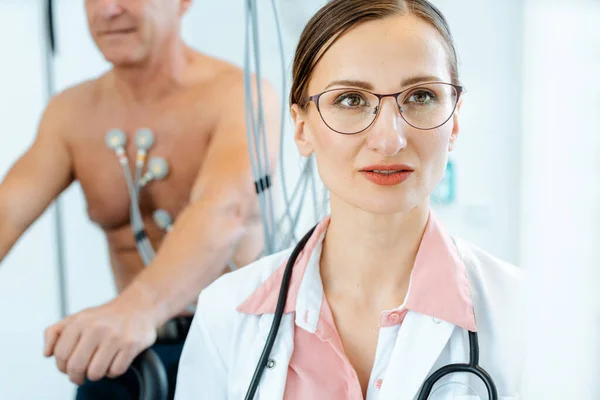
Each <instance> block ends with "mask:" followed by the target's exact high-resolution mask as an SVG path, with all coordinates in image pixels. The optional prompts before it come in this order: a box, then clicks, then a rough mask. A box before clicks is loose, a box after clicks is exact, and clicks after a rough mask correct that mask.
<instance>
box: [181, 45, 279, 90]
mask: <svg viewBox="0 0 600 400" xmlns="http://www.w3.org/2000/svg"><path fill="white" fill-rule="evenodd" d="M194 59H195V61H194V64H193V65H194V68H195V70H196V71H197V72H198V77H199V79H198V81H199V82H202V83H208V86H209V87H210V92H211V93H212V95H213V96H216V97H227V96H228V95H231V94H239V93H243V92H244V90H245V85H246V82H247V79H246V75H245V72H244V68H243V67H241V66H238V65H236V64H234V63H232V62H229V61H227V60H224V59H221V58H217V57H214V56H210V55H207V54H203V53H200V52H198V51H195V50H194ZM250 80H251V82H252V84H253V85H256V74H254V73H251V74H250ZM206 86H207V85H204V84H203V85H198V87H202V90H206ZM261 86H262V88H263V90H264V91H266V92H267V94H269V92H271V91H272V90H273V85H272V83H271V82H270V81H269V80H268V79H265V78H263V79H262V80H261ZM254 90H256V88H254Z"/></svg>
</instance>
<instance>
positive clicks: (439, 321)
mask: <svg viewBox="0 0 600 400" xmlns="http://www.w3.org/2000/svg"><path fill="white" fill-rule="evenodd" d="M441 322H442V320H441V319H439V318H436V317H433V323H434V324H440V323H441Z"/></svg>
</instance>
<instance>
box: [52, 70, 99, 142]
mask: <svg viewBox="0 0 600 400" xmlns="http://www.w3.org/2000/svg"><path fill="white" fill-rule="evenodd" d="M101 79H102V77H99V78H95V79H90V80H86V81H83V82H80V83H77V84H74V85H71V86H67V87H66V88H64V89H62V90H61V91H59V92H57V93H56V94H54V95H53V96H52V97H51V98H50V100H49V101H48V104H47V105H46V107H45V109H44V112H43V115H42V119H41V121H40V129H41V130H42V131H44V132H55V133H56V134H60V136H62V137H64V138H66V137H67V136H68V135H67V132H68V131H69V127H70V126H71V125H72V122H73V119H74V118H75V117H77V118H80V117H81V114H82V111H83V110H85V108H86V106H87V107H89V106H90V105H92V104H93V102H94V100H95V99H96V98H97V97H98V92H99V91H98V88H99V86H100V85H99V82H100V80H101Z"/></svg>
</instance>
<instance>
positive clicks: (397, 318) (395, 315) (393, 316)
mask: <svg viewBox="0 0 600 400" xmlns="http://www.w3.org/2000/svg"><path fill="white" fill-rule="evenodd" d="M398 321H400V316H399V315H398V313H397V312H393V313H391V314H390V322H392V323H398Z"/></svg>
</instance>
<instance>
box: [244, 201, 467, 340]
mask: <svg viewBox="0 0 600 400" xmlns="http://www.w3.org/2000/svg"><path fill="white" fill-rule="evenodd" d="M329 221H330V217H326V218H324V219H323V220H322V221H321V222H320V223H319V224H318V225H317V227H316V229H315V231H314V233H313V234H312V236H311V238H310V239H309V241H308V242H307V244H306V246H305V248H304V250H303V251H302V252H301V253H300V255H299V256H298V259H297V260H296V263H295V265H294V269H293V272H292V279H291V282H290V288H289V291H288V298H287V301H286V306H285V309H284V313H290V312H295V311H297V310H296V304H297V301H296V300H297V299H298V298H299V292H300V295H301V296H303V298H305V297H308V298H310V297H311V296H312V297H313V298H317V299H319V301H318V308H319V309H320V304H321V299H322V292H323V286H322V283H321V281H320V275H319V274H318V273H317V274H305V271H306V270H307V266H309V265H310V264H315V265H312V267H313V268H316V269H317V271H318V263H319V260H320V254H321V251H320V250H321V245H322V242H323V239H324V237H325V233H326V231H327V227H328V226H329ZM315 250H317V252H316V253H315ZM313 253H315V254H314V256H315V257H313ZM317 255H318V259H317V257H316V256H317ZM285 266H286V263H283V264H282V265H281V266H280V267H279V268H278V269H277V270H275V272H274V273H273V274H272V275H271V276H270V277H269V278H268V279H267V280H266V281H265V282H263V283H262V284H261V285H260V286H259V287H258V288H257V289H256V291H254V292H253V293H252V294H251V295H250V297H248V299H246V300H245V301H244V302H243V303H242V304H240V305H239V306H238V308H237V310H238V311H239V312H242V313H245V314H252V315H261V314H273V313H274V312H275V308H276V305H277V298H278V295H279V287H280V285H281V279H282V277H283V272H284V270H285ZM305 275H310V276H315V275H316V276H317V277H318V279H312V281H311V282H309V283H308V284H307V282H305V281H306V276H305ZM304 292H308V293H304ZM319 296H321V297H319ZM309 303H310V302H309ZM312 303H313V304H314V307H313V309H314V310H315V311H316V313H317V314H318V310H317V302H315V301H313V302H312ZM400 308H401V309H402V308H405V309H407V310H410V311H415V312H418V313H420V314H424V315H429V316H431V317H435V318H439V319H441V320H444V321H447V322H450V323H452V324H454V325H457V326H460V327H462V328H464V329H467V330H470V331H472V332H475V331H476V330H477V327H476V325H475V315H474V313H473V302H472V299H471V293H470V290H469V282H468V279H467V271H466V268H465V265H464V263H463V262H462V260H461V259H460V256H459V254H458V250H457V249H456V246H455V245H454V243H453V241H452V238H451V237H450V235H448V234H447V233H446V232H445V231H444V229H443V227H442V226H441V224H440V223H439V221H438V220H437V218H436V217H435V215H434V214H433V212H431V213H430V215H429V220H428V223H427V226H426V228H425V232H424V234H423V238H422V240H421V245H420V246H419V250H418V252H417V257H416V260H415V265H414V267H413V271H412V273H411V281H410V285H409V290H408V293H407V295H406V299H405V302H404V304H403V306H401V307H400ZM305 312H306V313H307V314H308V309H307V310H306V311H305ZM304 319H305V320H306V319H307V317H304ZM297 322H298V320H297ZM305 322H306V321H305ZM315 322H316V321H315ZM314 325H315V326H316V324H314Z"/></svg>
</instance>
